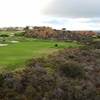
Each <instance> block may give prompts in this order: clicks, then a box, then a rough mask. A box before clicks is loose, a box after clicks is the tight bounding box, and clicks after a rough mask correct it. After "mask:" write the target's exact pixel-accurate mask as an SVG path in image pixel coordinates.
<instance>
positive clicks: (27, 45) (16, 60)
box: [0, 39, 80, 70]
mask: <svg viewBox="0 0 100 100" xmlns="http://www.w3.org/2000/svg"><path fill="white" fill-rule="evenodd" d="M55 44H58V46H57V47H56V46H55ZM79 46H80V45H78V44H77V43H74V42H58V41H53V40H52V41H51V40H38V39H25V40H23V41H19V42H18V43H9V42H8V45H7V46H2V47H0V69H1V70H2V69H7V70H8V69H12V70H13V69H16V68H17V65H22V64H24V63H25V62H26V61H27V60H28V59H31V58H33V57H42V56H46V55H48V54H51V53H53V52H54V51H57V50H60V49H62V48H70V47H74V48H75V47H79ZM13 65H14V66H13Z"/></svg>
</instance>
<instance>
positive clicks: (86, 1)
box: [44, 0, 100, 18]
mask: <svg viewBox="0 0 100 100" xmlns="http://www.w3.org/2000/svg"><path fill="white" fill-rule="evenodd" d="M99 10H100V0H53V1H52V2H51V3H50V4H49V5H48V7H47V8H46V9H45V10H44V14H46V15H53V16H61V17H72V18H91V17H92V18H93V17H100V11H99Z"/></svg>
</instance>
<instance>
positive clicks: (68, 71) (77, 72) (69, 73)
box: [59, 61, 85, 78]
mask: <svg viewBox="0 0 100 100" xmlns="http://www.w3.org/2000/svg"><path fill="white" fill-rule="evenodd" d="M59 72H60V73H61V74H62V75H65V76H66V77H72V78H77V77H78V78H80V77H81V78H82V77H83V76H84V75H85V74H84V69H83V67H82V66H81V64H79V63H77V62H74V61H68V62H65V63H64V64H62V65H60V67H59Z"/></svg>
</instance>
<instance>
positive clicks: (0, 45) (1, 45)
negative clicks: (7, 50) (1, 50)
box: [0, 44, 8, 47]
mask: <svg viewBox="0 0 100 100" xmlns="http://www.w3.org/2000/svg"><path fill="white" fill-rule="evenodd" d="M7 45H8V44H0V47H3V46H7Z"/></svg>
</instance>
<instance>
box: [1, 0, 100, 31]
mask: <svg viewBox="0 0 100 100" xmlns="http://www.w3.org/2000/svg"><path fill="white" fill-rule="evenodd" d="M27 25H29V26H35V25H36V26H37V25H41V26H42V25H45V26H52V27H54V28H62V27H65V28H66V29H68V30H100V0H0V27H8V26H27Z"/></svg>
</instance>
